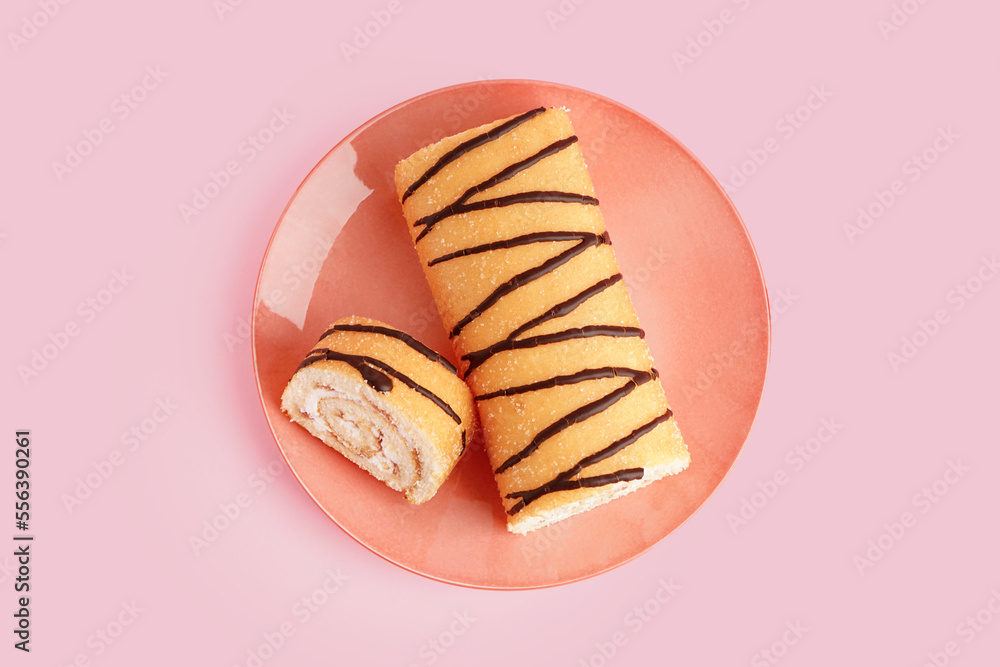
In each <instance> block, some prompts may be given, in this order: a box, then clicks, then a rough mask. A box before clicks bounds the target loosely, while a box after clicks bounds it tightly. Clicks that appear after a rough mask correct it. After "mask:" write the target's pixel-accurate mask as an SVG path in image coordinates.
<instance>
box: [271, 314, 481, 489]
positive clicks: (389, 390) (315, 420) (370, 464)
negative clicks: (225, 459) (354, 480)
mask: <svg viewBox="0 0 1000 667" xmlns="http://www.w3.org/2000/svg"><path fill="white" fill-rule="evenodd" d="M282 410H284V411H285V413H286V414H287V415H288V416H289V418H291V419H292V421H295V422H296V423H298V424H300V425H302V426H303V427H304V428H306V429H307V430H308V431H309V432H310V433H312V434H313V435H315V436H316V437H318V438H320V439H321V440H323V441H324V442H325V443H327V444H328V445H330V446H331V447H333V448H334V449H336V450H337V451H339V452H340V453H341V454H343V455H344V456H346V457H347V458H348V459H350V460H351V461H353V462H354V463H356V464H358V465H359V466H361V467H362V468H364V469H365V470H367V471H368V472H369V473H371V474H372V475H373V476H375V477H376V478H378V479H380V480H382V481H383V482H385V483H386V484H388V485H389V486H390V487H392V488H394V489H396V490H398V491H403V492H404V493H406V496H407V499H408V500H410V501H411V502H413V503H420V502H424V501H426V500H427V499H429V498H430V497H431V496H433V495H434V493H435V492H436V491H437V489H438V488H439V487H440V486H441V484H442V483H443V482H444V480H445V479H446V478H447V476H448V474H449V473H450V472H451V470H452V469H453V468H454V467H455V464H456V463H457V462H458V460H459V459H460V458H461V456H462V454H463V453H464V451H465V447H466V443H467V442H468V440H469V439H470V438H471V437H472V436H473V434H474V432H475V428H476V424H477V417H476V410H475V407H474V406H473V402H472V395H471V393H470V392H469V388H468V387H467V386H466V384H465V383H464V382H462V380H461V379H459V377H458V376H457V371H456V369H455V368H454V366H452V365H451V363H450V362H448V361H447V360H446V359H444V358H443V357H441V355H439V354H437V353H436V352H434V351H433V350H431V349H430V348H427V347H426V346H424V345H423V344H422V343H420V342H419V341H417V340H415V339H413V338H412V337H410V336H409V335H407V334H405V333H404V332H402V331H399V330H398V329H394V328H392V327H389V326H387V325H385V324H383V323H382V322H378V321H376V320H371V319H367V318H361V317H348V318H344V319H341V320H338V321H336V322H334V323H333V324H331V325H330V327H329V328H328V330H327V331H326V332H324V333H323V335H322V337H321V338H320V340H319V342H318V343H317V344H316V346H315V347H314V348H313V349H312V350H311V351H310V352H309V353H308V354H307V355H306V357H305V360H304V361H303V362H302V364H301V365H300V366H299V368H298V369H297V370H296V372H295V374H294V375H293V377H292V379H291V380H290V381H289V383H288V386H287V387H286V389H285V391H284V394H283V395H282Z"/></svg>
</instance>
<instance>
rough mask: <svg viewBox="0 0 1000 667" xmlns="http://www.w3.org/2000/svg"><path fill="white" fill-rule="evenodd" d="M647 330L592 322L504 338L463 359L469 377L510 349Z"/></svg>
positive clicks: (636, 334) (631, 334)
mask: <svg viewBox="0 0 1000 667" xmlns="http://www.w3.org/2000/svg"><path fill="white" fill-rule="evenodd" d="M644 335H645V332H644V331H643V330H642V329H640V328H639V327H618V326H608V325H603V324H591V325H588V326H585V327H578V328H575V329H566V330H565V331H559V332H556V333H551V334H544V335H541V336H532V337H531V338H522V339H521V340H510V339H507V340H502V341H500V342H499V343H494V344H493V345H490V346H489V347H487V348H485V349H482V350H477V351H476V352H470V353H469V354H466V355H464V356H463V357H462V359H464V360H466V361H468V362H469V367H468V368H467V369H466V370H465V375H466V377H468V375H469V373H471V372H472V371H473V370H475V369H476V368H478V367H479V366H482V365H483V363H484V362H485V361H486V360H487V359H489V358H490V357H492V356H493V355H494V354H497V353H498V352H507V351H508V350H522V349H524V348H529V347H538V346H540V345H550V344H552V343H561V342H563V341H567V340H573V339H575V338H590V337H591V336H611V337H613V338H630V337H638V338H642V337H643V336H644Z"/></svg>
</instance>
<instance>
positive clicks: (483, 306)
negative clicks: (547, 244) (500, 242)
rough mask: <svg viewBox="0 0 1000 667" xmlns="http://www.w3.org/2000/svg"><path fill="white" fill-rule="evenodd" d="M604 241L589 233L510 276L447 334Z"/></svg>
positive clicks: (456, 333)
mask: <svg viewBox="0 0 1000 667" xmlns="http://www.w3.org/2000/svg"><path fill="white" fill-rule="evenodd" d="M606 242H607V239H606V237H605V236H604V235H601V234H590V235H589V237H588V238H585V239H583V240H582V241H580V242H579V243H577V244H576V245H575V246H573V247H572V248H570V249H568V250H565V251H563V252H561V253H559V254H558V255H556V256H555V257H552V258H551V259H548V260H546V261H545V262H542V263H541V264H539V265H538V266H536V267H533V268H530V269H528V270H527V271H524V272H522V273H519V274H517V275H516V276H514V277H513V278H511V279H510V280H508V281H507V282H505V283H503V284H502V285H500V286H499V287H497V288H496V289H495V290H493V292H492V293H491V294H490V295H489V296H488V297H486V298H485V299H483V301H482V302H481V303H480V304H479V305H478V306H476V307H475V308H473V309H472V312H470V313H469V314H467V315H466V316H465V317H463V318H462V319H460V320H459V321H458V323H457V324H455V326H454V327H453V328H452V330H451V333H450V334H449V336H451V337H452V338H454V337H455V336H457V335H458V334H460V333H462V329H464V328H465V326H466V325H467V324H469V323H470V322H472V321H473V320H474V319H476V318H477V317H479V316H480V315H482V314H483V311H485V310H487V309H488V308H490V307H491V306H493V305H494V304H496V302H497V301H499V300H500V299H502V298H503V297H505V296H507V295H508V294H510V293H511V292H513V291H514V290H516V289H517V288H519V287H523V286H524V285H527V284H528V283H530V282H531V281H533V280H536V279H537V278H541V277H542V276H544V275H545V274H547V273H549V272H551V271H554V270H555V269H557V268H558V267H560V266H562V265H563V264H565V263H566V262H568V261H569V260H571V259H573V258H574V257H576V256H577V255H579V254H580V253H582V252H583V251H584V250H586V249H587V248H590V247H591V246H598V245H601V244H603V243H606Z"/></svg>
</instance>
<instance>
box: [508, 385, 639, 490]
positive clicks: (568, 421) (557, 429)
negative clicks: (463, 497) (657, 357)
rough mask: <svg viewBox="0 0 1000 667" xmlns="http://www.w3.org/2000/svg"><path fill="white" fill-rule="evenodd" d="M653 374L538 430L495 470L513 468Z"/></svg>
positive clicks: (627, 393) (598, 412) (606, 407)
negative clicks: (541, 446)
mask: <svg viewBox="0 0 1000 667" xmlns="http://www.w3.org/2000/svg"><path fill="white" fill-rule="evenodd" d="M651 375H652V374H649V375H645V376H639V377H636V378H631V379H630V380H629V382H627V383H625V384H624V385H622V386H621V387H619V388H618V389H615V390H614V391H612V392H611V393H609V394H606V395H604V396H602V397H601V398H599V399H597V400H596V401H591V402H590V403H587V404H586V405H584V406H582V407H579V408H577V409H576V410H573V411H572V412H570V413H569V414H568V415H566V416H565V417H563V418H562V419H559V420H558V421H556V422H555V423H553V424H550V425H549V426H547V427H545V428H544V429H542V430H541V431H539V432H538V435H536V436H535V437H534V438H532V439H531V442H529V443H528V444H527V446H525V448H524V449H522V450H521V451H519V452H518V453H516V454H514V455H513V456H511V457H510V458H509V459H507V460H506V461H504V462H503V464H501V466H500V467H499V468H497V469H496V470H495V471H494V472H495V473H496V474H498V475H499V474H500V473H502V472H504V471H505V470H509V469H510V468H513V467H514V466H515V465H517V464H518V463H520V462H521V461H523V460H524V459H525V458H527V457H528V456H530V455H531V454H532V452H534V451H535V450H536V449H538V447H539V445H541V444H542V443H543V442H545V441H546V440H548V439H549V438H552V437H553V436H556V435H558V434H559V433H562V432H563V431H564V430H566V429H567V428H569V427H570V426H573V425H574V424H579V423H580V422H582V421H585V420H587V419H590V418H591V417H593V416H595V415H598V414H600V413H602V412H604V411H605V410H607V409H608V408H610V407H611V406H612V405H614V404H615V403H617V402H618V401H620V400H621V399H623V398H625V397H626V396H628V395H629V394H630V393H632V392H633V391H635V389H637V388H638V387H639V386H640V385H643V384H645V383H646V382H649V380H650V379H651Z"/></svg>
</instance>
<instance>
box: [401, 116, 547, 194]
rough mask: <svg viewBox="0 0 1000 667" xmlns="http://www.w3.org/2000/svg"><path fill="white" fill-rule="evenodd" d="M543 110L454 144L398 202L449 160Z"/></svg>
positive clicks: (513, 119)
mask: <svg viewBox="0 0 1000 667" xmlns="http://www.w3.org/2000/svg"><path fill="white" fill-rule="evenodd" d="M544 112H545V107H539V108H537V109H532V110H531V111H528V112H525V113H523V114H521V115H520V116H515V117H514V118H511V119H510V120H508V121H507V122H505V123H501V124H500V125H497V126H496V127H494V128H492V129H490V130H487V131H486V132H483V133H482V134H479V135H476V136H474V137H472V138H471V139H467V140H466V141H463V142H462V143H460V144H459V145H458V146H455V147H454V148H452V149H451V150H450V151H448V152H447V153H445V154H444V155H442V156H441V157H440V158H438V161H437V162H435V163H434V165H433V166H432V167H431V168H430V169H428V170H427V171H425V172H424V173H423V174H422V175H421V176H420V178H418V179H417V180H415V181H413V183H411V184H410V187H408V188H406V192H404V193H403V197H402V199H400V200H399V202H400V203H401V204H402V203H404V202H406V200H407V199H409V198H410V195H412V194H413V193H414V192H416V191H417V189H418V188H419V187H420V186H421V185H423V184H424V183H426V182H427V181H429V180H430V179H431V177H432V176H434V174H436V173H438V172H439V171H441V170H442V169H444V168H445V167H446V166H447V165H448V164H449V163H451V162H453V161H455V160H457V159H458V158H460V157H462V156H463V155H465V154H466V153H468V152H469V151H471V150H472V149H474V148H479V147H480V146H482V145H483V144H486V143H489V142H490V141H493V140H494V139H496V138H497V137H500V136H503V135H504V134H507V133H508V132H510V131H511V130H513V129H514V128H515V127H517V126H518V125H520V124H522V123H526V122H528V121H529V120H531V119H532V118H534V117H535V116H537V115H538V114H540V113H544Z"/></svg>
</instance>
